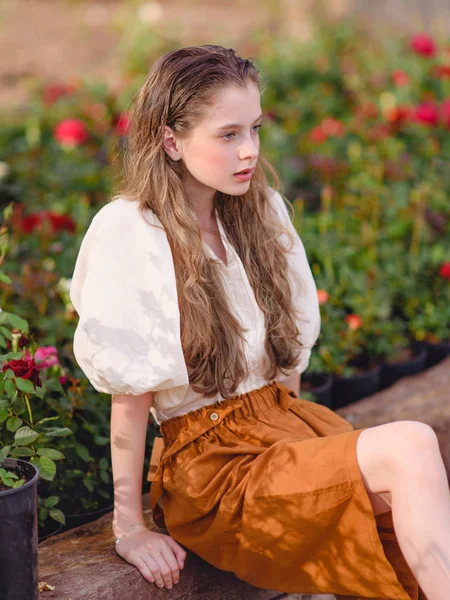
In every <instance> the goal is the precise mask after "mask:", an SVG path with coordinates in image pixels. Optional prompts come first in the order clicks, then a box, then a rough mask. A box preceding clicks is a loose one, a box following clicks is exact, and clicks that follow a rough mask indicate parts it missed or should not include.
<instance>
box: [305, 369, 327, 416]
mask: <svg viewBox="0 0 450 600" xmlns="http://www.w3.org/2000/svg"><path fill="white" fill-rule="evenodd" d="M332 388H333V376H332V375H329V374H328V373H308V374H307V373H305V374H304V375H302V380H301V389H300V397H301V395H302V393H301V390H302V389H304V390H305V391H308V392H311V394H313V395H314V397H315V399H316V402H317V403H318V404H323V405H324V406H327V407H328V408H331V391H332Z"/></svg>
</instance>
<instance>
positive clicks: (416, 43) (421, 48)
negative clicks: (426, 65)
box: [409, 33, 436, 58]
mask: <svg viewBox="0 0 450 600" xmlns="http://www.w3.org/2000/svg"><path fill="white" fill-rule="evenodd" d="M409 47H410V48H411V50H412V51H413V52H415V53H416V54H420V55H421V56H426V57H427V58H431V57H433V56H434V55H435V54H436V44H435V43H434V40H433V38H432V37H430V36H429V35H427V34H426V33H418V34H416V35H414V36H413V37H412V38H411V41H410V43H409Z"/></svg>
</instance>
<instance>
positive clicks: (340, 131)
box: [321, 117, 345, 136]
mask: <svg viewBox="0 0 450 600" xmlns="http://www.w3.org/2000/svg"><path fill="white" fill-rule="evenodd" d="M321 127H322V130H323V131H324V132H325V133H326V134H327V135H336V136H341V135H344V132H345V128H344V125H343V124H342V123H341V122H340V121H338V120H337V119H333V118H332V117H329V118H328V119H324V120H323V121H322V124H321Z"/></svg>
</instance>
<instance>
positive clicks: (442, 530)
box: [357, 421, 450, 600]
mask: <svg viewBox="0 0 450 600" xmlns="http://www.w3.org/2000/svg"><path fill="white" fill-rule="evenodd" d="M357 457H358V464H359V466H360V469H361V473H362V475H363V480H364V483H365V485H366V488H367V490H368V492H369V495H370V496H373V495H377V494H380V495H382V496H383V497H384V498H387V497H389V498H390V503H391V504H392V521H393V525H394V529H395V534H396V537H397V540H398V544H399V546H400V548H401V551H402V553H403V557H404V559H405V560H406V562H407V564H408V565H409V567H410V569H411V571H412V572H413V574H414V576H415V578H416V580H417V582H418V583H419V586H420V587H421V588H422V590H423V591H424V593H425V594H426V597H427V598H428V600H447V599H448V597H449V593H450V493H449V485H448V479H447V475H446V472H445V467H444V464H443V461H442V456H441V453H440V450H439V445H438V442H437V438H436V435H435V433H434V431H433V430H432V429H431V427H429V426H428V425H425V424H424V423H420V422H416V421H396V422H394V423H387V424H386V425H379V426H377V427H372V428H369V429H366V430H364V431H363V432H362V433H361V435H360V436H359V439H358V445H357ZM386 518H388V519H389V517H386V516H385V514H380V515H379V517H378V516H377V522H381V521H383V520H384V521H385V519H386ZM379 531H380V538H381V539H382V541H383V527H381V529H380V530H379ZM386 532H387V534H388V533H389V532H388V531H387V530H386ZM383 545H384V542H383ZM386 554H388V552H386ZM393 557H394V554H393V555H392V556H388V558H389V560H390V561H391V562H392V559H393ZM398 560H400V561H401V557H399V558H398ZM394 568H395V565H394ZM402 583H403V582H402Z"/></svg>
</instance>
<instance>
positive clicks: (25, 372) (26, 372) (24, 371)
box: [2, 358, 42, 389]
mask: <svg viewBox="0 0 450 600" xmlns="http://www.w3.org/2000/svg"><path fill="white" fill-rule="evenodd" d="M8 369H11V370H12V371H13V372H14V375H15V376H16V377H21V378H22V379H28V380H30V381H31V382H32V383H33V385H34V388H35V389H36V386H39V387H42V382H41V378H40V375H39V373H40V371H39V367H38V366H37V364H36V363H35V361H34V358H30V359H29V360H23V359H20V360H14V359H11V360H10V361H8V362H6V363H4V364H3V366H2V371H3V373H6V371H7V370H8Z"/></svg>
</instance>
